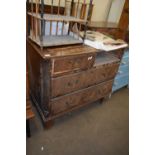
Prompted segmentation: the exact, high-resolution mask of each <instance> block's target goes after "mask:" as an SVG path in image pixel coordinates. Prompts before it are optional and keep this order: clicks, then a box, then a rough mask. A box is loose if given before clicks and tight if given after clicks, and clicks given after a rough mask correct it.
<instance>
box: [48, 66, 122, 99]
mask: <svg viewBox="0 0 155 155" xmlns="http://www.w3.org/2000/svg"><path fill="white" fill-rule="evenodd" d="M118 67H119V63H113V64H106V65H102V66H97V67H93V68H91V69H89V70H87V71H82V72H78V73H74V74H69V75H65V76H62V77H58V78H52V86H51V87H52V97H57V96H60V95H64V94H67V93H71V92H73V91H77V90H79V89H82V88H87V87H89V86H92V85H94V84H98V83H101V82H103V81H106V80H110V79H112V78H114V77H115V75H116V73H117V70H118Z"/></svg>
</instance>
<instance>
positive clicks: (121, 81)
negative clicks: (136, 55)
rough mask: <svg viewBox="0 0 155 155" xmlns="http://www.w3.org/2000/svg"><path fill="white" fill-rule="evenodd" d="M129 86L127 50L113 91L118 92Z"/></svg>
mask: <svg viewBox="0 0 155 155" xmlns="http://www.w3.org/2000/svg"><path fill="white" fill-rule="evenodd" d="M128 85H129V49H126V50H125V52H124V55H123V57H122V60H121V63H120V66H119V69H118V72H117V75H116V77H115V80H114V84H113V88H112V91H113V92H114V91H116V90H118V89H120V88H122V87H124V86H128Z"/></svg>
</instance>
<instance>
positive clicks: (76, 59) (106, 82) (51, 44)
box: [26, 0, 124, 127]
mask: <svg viewBox="0 0 155 155" xmlns="http://www.w3.org/2000/svg"><path fill="white" fill-rule="evenodd" d="M78 3H79V1H78ZM78 3H77V6H78ZM71 4H72V3H71ZM91 5H92V0H90V3H89V6H90V7H89V10H88V17H87V20H86V21H82V22H85V31H86V28H87V23H88V22H87V21H88V19H89V17H90V10H91ZM41 6H43V4H42V3H41ZM41 8H42V9H43V7H41ZM58 9H59V5H58ZM71 10H72V9H71ZM73 10H74V9H73ZM43 12H44V11H43V10H42V11H41V14H42V13H43ZM65 12H66V11H65ZM71 12H72V11H71ZM28 14H29V13H28ZM32 14H33V13H31V14H29V15H30V17H33V18H34V19H36V17H38V16H39V15H38V16H34V15H32ZM41 16H42V15H41ZM47 16H48V15H47ZM48 17H49V18H50V20H53V19H54V20H56V21H58V19H59V20H60V19H63V20H64V19H67V22H69V29H68V32H69V33H67V34H65V37H66V38H68V37H69V38H70V37H72V39H71V40H70V39H69V40H67V39H63V37H64V35H50V36H47V37H50V39H49V40H48V39H47V41H48V46H47V44H46V43H47V42H46V39H45V38H44V37H46V35H45V33H41V34H39V36H40V37H41V40H40V41H39V42H37V41H36V39H35V36H33V37H32V34H33V31H32V30H31V29H32V27H33V26H32V25H31V24H32V22H31V24H30V25H29V26H28V27H29V30H30V31H29V34H28V36H27V44H26V45H27V61H28V67H29V79H30V95H31V98H32V100H33V102H34V104H35V106H36V108H37V110H38V112H39V114H40V116H41V119H42V121H43V124H44V125H45V127H50V126H51V125H52V123H53V120H54V119H55V118H57V117H59V116H61V115H63V114H66V113H68V112H70V111H73V110H75V109H78V108H80V107H83V106H85V105H87V104H90V103H92V102H94V101H97V100H103V99H104V98H107V97H109V96H110V95H111V92H112V85H113V81H114V77H115V75H116V73H117V71H118V68H119V64H120V60H121V58H122V55H123V51H124V49H119V50H114V51H111V52H109V53H106V52H104V51H99V50H96V49H95V48H92V47H89V46H86V45H84V44H83V40H84V38H85V35H84V37H82V38H80V36H79V35H78V34H79V33H78V32H79V30H80V29H79V23H80V22H81V20H82V19H80V20H79V19H77V17H76V18H75V17H72V16H71V17H68V16H67V17H63V16H62V15H58V18H57V19H55V17H53V16H48ZM39 18H40V17H39ZM46 19H47V18H45V19H44V18H43V17H41V19H39V20H41V21H45V20H46ZM68 19H71V21H69V20H68ZM72 22H73V23H74V24H76V23H77V24H76V28H77V29H78V31H75V30H74V29H73V28H70V27H72V25H73V24H71V23H72ZM41 23H42V22H41ZM41 23H40V26H41V29H42V26H43V25H44V24H41ZM43 29H44V30H45V31H46V30H47V29H48V28H47V29H46V28H45V26H43ZM77 29H76V30H77ZM33 30H34V32H35V31H36V30H35V29H33ZM41 32H42V31H41ZM34 34H35V33H34ZM70 34H73V35H75V36H76V37H77V38H74V37H75V36H70ZM51 37H53V41H52V39H51ZM54 39H55V40H54ZM58 39H59V40H58ZM61 39H62V40H61ZM81 39H82V40H81ZM44 41H45V42H44Z"/></svg>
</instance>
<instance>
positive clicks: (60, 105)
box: [51, 80, 113, 115]
mask: <svg viewBox="0 0 155 155" xmlns="http://www.w3.org/2000/svg"><path fill="white" fill-rule="evenodd" d="M112 84H113V80H111V81H107V82H104V83H101V84H98V85H95V86H92V87H88V88H86V89H82V90H80V91H76V92H74V93H72V94H68V95H64V96H61V97H58V98H55V99H53V100H52V101H51V110H52V114H53V115H57V114H59V113H61V112H64V111H67V110H70V109H72V108H74V107H78V106H80V105H81V104H82V105H84V104H88V103H91V102H94V101H96V100H98V99H101V98H103V97H105V96H107V95H108V94H109V93H110V92H111V90H112Z"/></svg>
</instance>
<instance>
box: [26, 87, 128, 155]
mask: <svg viewBox="0 0 155 155" xmlns="http://www.w3.org/2000/svg"><path fill="white" fill-rule="evenodd" d="M34 110H35V109H34ZM35 113H36V111H35ZM31 134H32V137H31V138H27V139H26V144H27V146H26V150H27V155H128V154H129V90H128V88H123V89H121V90H119V91H117V92H115V93H114V94H113V95H112V97H111V99H110V100H108V101H106V102H105V103H103V104H99V103H93V104H91V105H89V106H87V107H85V108H82V109H80V110H77V111H75V112H72V113H71V114H70V115H65V116H63V117H60V118H58V119H56V120H55V124H54V126H53V127H52V128H50V129H48V130H44V129H43V126H42V124H41V121H40V118H39V116H38V114H37V113H36V117H35V119H34V120H32V121H31Z"/></svg>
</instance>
